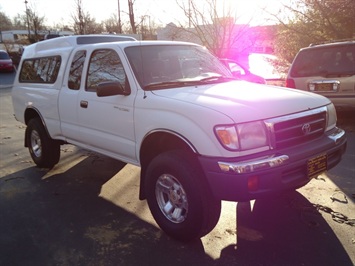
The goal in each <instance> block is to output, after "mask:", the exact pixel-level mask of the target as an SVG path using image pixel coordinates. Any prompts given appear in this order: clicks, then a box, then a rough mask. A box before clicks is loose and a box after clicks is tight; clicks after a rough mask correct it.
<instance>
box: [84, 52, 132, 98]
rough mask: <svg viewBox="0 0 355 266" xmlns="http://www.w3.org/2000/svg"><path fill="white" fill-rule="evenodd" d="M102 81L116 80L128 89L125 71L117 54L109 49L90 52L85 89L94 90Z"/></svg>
mask: <svg viewBox="0 0 355 266" xmlns="http://www.w3.org/2000/svg"><path fill="white" fill-rule="evenodd" d="M103 82H118V83H119V84H120V85H121V86H122V87H123V88H124V90H126V89H128V86H129V85H128V81H127V78H126V73H125V71H124V69H123V65H122V62H121V60H120V58H119V56H118V54H117V53H116V52H115V51H114V50H111V49H101V50H96V51H94V52H93V53H92V55H91V58H90V63H89V70H88V76H87V81H86V90H87V91H96V88H97V86H98V85H99V84H100V83H103Z"/></svg>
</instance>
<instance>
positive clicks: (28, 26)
mask: <svg viewBox="0 0 355 266" xmlns="http://www.w3.org/2000/svg"><path fill="white" fill-rule="evenodd" d="M27 4H28V2H27V0H25V6H26V19H27V30H28V41H30V38H31V32H30V21H29V19H28V8H27Z"/></svg>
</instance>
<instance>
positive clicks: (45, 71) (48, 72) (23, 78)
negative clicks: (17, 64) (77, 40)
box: [19, 55, 61, 83]
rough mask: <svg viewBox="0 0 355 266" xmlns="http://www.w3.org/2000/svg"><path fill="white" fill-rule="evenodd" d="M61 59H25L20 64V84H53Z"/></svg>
mask: <svg viewBox="0 0 355 266" xmlns="http://www.w3.org/2000/svg"><path fill="white" fill-rule="evenodd" d="M60 64H61V57H60V56H59V55H58V56H49V57H41V58H31V59H26V60H24V61H23V63H22V67H21V71H20V77H19V80H20V82H31V83H54V82H55V81H56V80H57V76H58V72H59V68H60Z"/></svg>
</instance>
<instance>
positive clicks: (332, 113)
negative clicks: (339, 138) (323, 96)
mask: <svg viewBox="0 0 355 266" xmlns="http://www.w3.org/2000/svg"><path fill="white" fill-rule="evenodd" d="M336 123H337V112H336V110H335V107H334V104H332V103H331V104H328V105H327V126H326V129H325V131H328V130H330V129H332V128H334V127H335V126H336Z"/></svg>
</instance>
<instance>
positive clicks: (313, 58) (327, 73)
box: [286, 40, 355, 107]
mask: <svg viewBox="0 0 355 266" xmlns="http://www.w3.org/2000/svg"><path fill="white" fill-rule="evenodd" d="M286 87H289V88H296V89H300V90H306V91H311V92H315V93H318V94H322V95H324V96H326V97H328V98H329V99H330V100H331V101H332V102H333V103H334V104H335V105H336V106H346V107H355V40H352V41H341V42H333V43H327V44H317V45H311V46H310V47H307V48H303V49H301V50H300V51H299V52H298V54H297V55H296V57H295V59H294V60H293V63H292V66H291V68H290V70H289V72H288V76H287V80H286Z"/></svg>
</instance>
